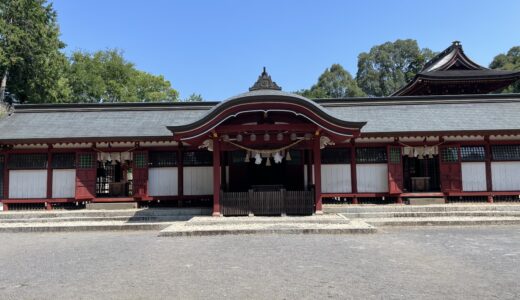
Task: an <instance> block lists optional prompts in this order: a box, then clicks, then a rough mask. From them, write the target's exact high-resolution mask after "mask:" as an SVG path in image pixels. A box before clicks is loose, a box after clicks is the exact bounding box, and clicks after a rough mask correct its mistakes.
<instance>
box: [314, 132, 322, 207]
mask: <svg viewBox="0 0 520 300" xmlns="http://www.w3.org/2000/svg"><path fill="white" fill-rule="evenodd" d="M312 152H313V156H314V191H315V201H316V214H323V209H322V200H321V150H320V136H319V135H315V136H314V147H313V149H312Z"/></svg>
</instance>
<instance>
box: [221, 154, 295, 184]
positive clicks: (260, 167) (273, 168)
mask: <svg viewBox="0 0 520 300" xmlns="http://www.w3.org/2000/svg"><path fill="white" fill-rule="evenodd" d="M290 153H291V154H290V155H291V160H289V161H288V160H286V159H283V160H282V162H280V163H275V162H274V160H273V158H262V162H261V163H260V164H257V163H255V159H254V158H251V159H249V162H245V157H246V152H245V151H233V152H229V155H228V159H229V160H228V162H229V169H228V174H227V175H228V178H229V181H228V182H227V190H228V191H231V192H244V191H248V190H250V189H252V188H255V187H262V186H266V187H267V186H272V187H273V188H274V187H278V188H279V189H282V188H283V189H285V190H288V191H303V190H304V166H303V159H302V158H303V151H300V150H291V151H290ZM267 159H269V160H270V161H269V163H267V161H266V160H267Z"/></svg>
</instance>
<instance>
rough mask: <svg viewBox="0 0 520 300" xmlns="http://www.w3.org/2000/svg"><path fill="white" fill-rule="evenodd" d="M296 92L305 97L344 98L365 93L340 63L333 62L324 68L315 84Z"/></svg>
mask: <svg viewBox="0 0 520 300" xmlns="http://www.w3.org/2000/svg"><path fill="white" fill-rule="evenodd" d="M297 93H299V94H301V95H302V96H304V97H307V98H345V97H360V96H364V95H365V93H363V91H362V90H361V89H360V88H359V87H358V85H357V83H356V81H355V80H354V79H353V78H352V75H350V73H349V72H348V71H347V70H345V69H344V68H343V67H342V66H341V65H340V64H333V65H332V66H331V67H330V68H327V69H325V71H324V72H323V74H321V75H320V77H319V78H318V82H317V83H316V84H315V85H313V86H312V87H311V88H310V89H308V90H301V91H298V92H297Z"/></svg>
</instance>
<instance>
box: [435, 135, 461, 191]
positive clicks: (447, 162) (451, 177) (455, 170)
mask: <svg viewBox="0 0 520 300" xmlns="http://www.w3.org/2000/svg"><path fill="white" fill-rule="evenodd" d="M439 150H440V155H439V171H440V181H441V190H442V191H443V192H460V191H461V190H462V170H461V163H460V146H459V145H443V146H440V147H439Z"/></svg>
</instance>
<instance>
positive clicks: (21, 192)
mask: <svg viewBox="0 0 520 300" xmlns="http://www.w3.org/2000/svg"><path fill="white" fill-rule="evenodd" d="M9 198H13V199H30V198H41V199H43V198H47V170H10V171H9Z"/></svg>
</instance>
